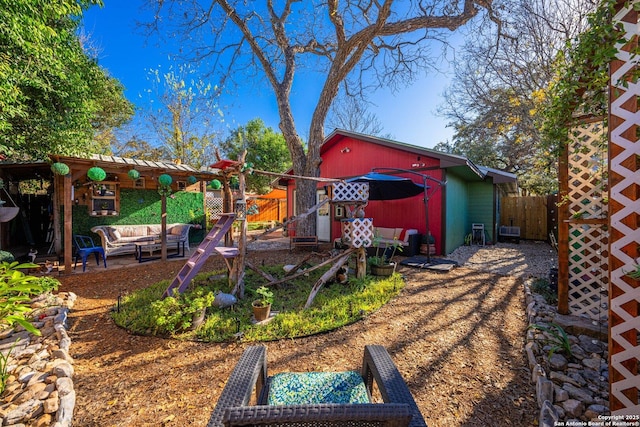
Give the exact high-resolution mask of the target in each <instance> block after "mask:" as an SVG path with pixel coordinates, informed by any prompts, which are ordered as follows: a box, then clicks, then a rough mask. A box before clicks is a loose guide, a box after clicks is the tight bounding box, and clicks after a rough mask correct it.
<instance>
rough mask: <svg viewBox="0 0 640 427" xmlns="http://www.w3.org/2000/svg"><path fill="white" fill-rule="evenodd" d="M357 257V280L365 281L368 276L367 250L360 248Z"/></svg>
mask: <svg viewBox="0 0 640 427" xmlns="http://www.w3.org/2000/svg"><path fill="white" fill-rule="evenodd" d="M356 257H357V258H356V278H358V279H364V278H365V277H366V276H367V249H366V248H365V247H360V248H358V252H357V253H356Z"/></svg>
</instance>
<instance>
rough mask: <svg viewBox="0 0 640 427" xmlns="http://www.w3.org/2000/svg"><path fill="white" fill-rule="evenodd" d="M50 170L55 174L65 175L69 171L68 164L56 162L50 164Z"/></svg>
mask: <svg viewBox="0 0 640 427" xmlns="http://www.w3.org/2000/svg"><path fill="white" fill-rule="evenodd" d="M51 172H53V173H54V174H56V175H61V176H62V175H66V174H68V173H69V166H67V165H66V164H64V163H60V162H56V163H54V164H52V165H51Z"/></svg>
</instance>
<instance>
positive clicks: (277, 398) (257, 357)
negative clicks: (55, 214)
mask: <svg viewBox="0 0 640 427" xmlns="http://www.w3.org/2000/svg"><path fill="white" fill-rule="evenodd" d="M374 381H375V384H376V386H377V390H378V392H379V394H380V396H381V398H382V401H383V403H371V395H372V392H373V390H374V389H373V384H374ZM254 392H255V402H256V404H255V405H249V401H250V400H251V397H252V395H253V393H254ZM269 425H278V426H317V425H322V426H329V425H336V426H338V425H349V426H412V427H418V426H424V427H426V423H425V421H424V418H423V417H422V414H421V413H420V410H419V409H418V406H417V405H416V403H415V401H414V399H413V396H412V395H411V392H410V391H409V389H408V388H407V385H406V383H405V382H404V380H403V379H402V376H401V375H400V372H399V371H398V369H397V368H396V366H395V364H394V363H393V361H392V360H391V357H390V356H389V353H387V351H386V350H385V348H384V347H382V346H379V345H368V346H365V349H364V360H363V364H362V371H361V372H354V371H349V372H304V373H290V372H285V373H280V374H276V375H274V376H272V377H269V376H267V352H266V348H265V347H264V346H252V347H248V348H247V349H246V350H245V351H244V353H243V354H242V356H241V357H240V360H239V361H238V363H237V364H236V366H235V368H234V369H233V372H232V373H231V376H230V377H229V380H228V382H227V384H226V385H225V387H224V390H222V394H221V395H220V398H219V399H218V403H217V405H216V407H215V409H214V410H213V413H212V414H211V418H210V419H209V423H208V424H207V427H219V426H269Z"/></svg>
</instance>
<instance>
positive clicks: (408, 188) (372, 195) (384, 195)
mask: <svg viewBox="0 0 640 427" xmlns="http://www.w3.org/2000/svg"><path fill="white" fill-rule="evenodd" d="M346 181H347V182H366V183H369V200H396V199H406V198H407V197H413V196H417V195H418V194H423V193H424V190H425V188H424V186H422V185H420V184H416V183H415V182H413V181H411V180H410V179H409V178H402V177H399V176H393V175H385V174H382V173H376V172H369V173H368V174H366V175H362V176H357V177H355V178H350V179H347V180H346Z"/></svg>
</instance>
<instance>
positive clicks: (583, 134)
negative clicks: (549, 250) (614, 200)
mask: <svg viewBox="0 0 640 427" xmlns="http://www.w3.org/2000/svg"><path fill="white" fill-rule="evenodd" d="M605 137H606V129H605V128H604V125H603V123H602V121H593V122H588V123H582V124H580V125H578V126H576V127H575V128H573V130H572V134H571V135H570V141H571V142H570V144H569V146H568V147H567V150H568V153H567V157H568V159H567V165H568V166H567V167H568V181H569V185H568V191H567V197H568V200H566V201H564V203H568V204H569V214H570V215H571V216H570V218H569V219H567V221H568V222H569V234H568V244H569V248H568V264H569V265H568V271H569V277H568V286H569V292H568V297H569V302H568V304H569V312H570V313H571V314H573V315H576V316H583V315H586V316H588V317H590V318H591V319H593V320H597V321H602V320H604V319H606V318H607V286H608V263H607V255H608V249H607V245H608V242H609V240H608V238H609V233H608V231H607V230H608V228H607V226H606V223H607V213H608V209H607V208H608V199H607V198H608V195H607V175H606V172H607V146H606V139H605Z"/></svg>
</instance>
